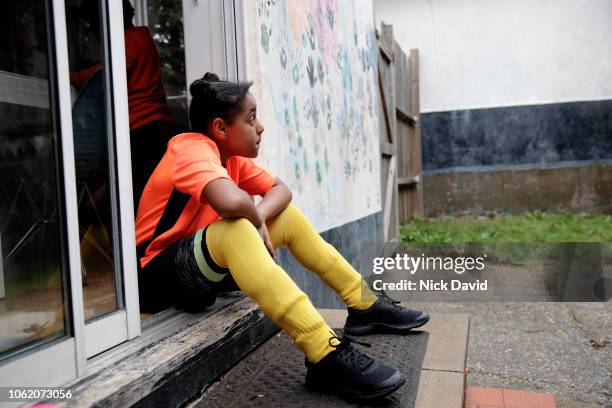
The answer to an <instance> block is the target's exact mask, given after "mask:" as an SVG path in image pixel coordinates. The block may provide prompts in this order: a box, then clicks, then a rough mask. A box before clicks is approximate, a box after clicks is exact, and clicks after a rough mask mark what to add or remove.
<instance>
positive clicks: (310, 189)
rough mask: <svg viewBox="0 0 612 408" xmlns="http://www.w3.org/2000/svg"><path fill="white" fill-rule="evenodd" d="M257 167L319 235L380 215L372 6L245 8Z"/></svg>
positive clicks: (301, 3) (321, 3) (341, 1)
mask: <svg viewBox="0 0 612 408" xmlns="http://www.w3.org/2000/svg"><path fill="white" fill-rule="evenodd" d="M246 4H247V5H246V10H245V11H246V18H247V21H248V33H249V36H248V38H249V39H250V40H249V41H250V42H249V44H248V45H247V53H248V63H247V65H248V68H247V70H248V75H249V78H250V79H252V80H253V81H254V86H253V88H252V93H253V94H254V96H255V98H256V99H257V101H258V116H259V118H260V120H261V121H262V123H263V124H264V126H265V131H264V134H263V140H262V148H261V150H260V157H259V158H258V161H259V162H260V163H261V164H263V165H265V166H266V167H268V168H269V169H270V170H271V171H273V172H275V173H276V174H277V175H278V176H279V177H280V178H281V179H283V180H284V181H285V182H286V183H287V184H288V185H289V187H290V188H291V190H292V191H293V202H294V203H295V204H296V205H297V206H299V207H300V208H301V209H302V210H303V211H304V212H305V213H306V215H307V216H308V217H309V218H310V220H311V221H312V222H313V224H314V225H315V227H316V228H317V230H318V231H324V230H327V229H330V228H333V227H336V226H339V225H342V224H346V223H348V222H350V221H354V220H357V219H359V218H362V217H365V216H367V215H369V214H372V213H375V212H378V211H380V153H379V142H378V140H379V134H378V117H377V100H378V99H377V98H378V95H377V92H378V90H377V83H378V82H377V71H376V69H377V68H376V62H377V59H376V58H377V54H376V52H377V46H376V37H375V32H374V19H373V6H372V2H371V0H338V1H336V0H287V1H285V0H282V1H281V0H258V1H252V2H251V1H249V2H246Z"/></svg>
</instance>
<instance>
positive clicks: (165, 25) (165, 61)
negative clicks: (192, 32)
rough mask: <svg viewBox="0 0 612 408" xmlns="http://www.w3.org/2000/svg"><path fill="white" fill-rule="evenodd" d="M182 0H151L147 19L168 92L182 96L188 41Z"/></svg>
mask: <svg viewBox="0 0 612 408" xmlns="http://www.w3.org/2000/svg"><path fill="white" fill-rule="evenodd" d="M182 4H183V3H182V2H181V0H149V1H148V2H147V5H148V10H147V14H148V16H147V18H148V26H149V29H150V30H151V35H152V36H153V39H154V40H155V44H156V45H157V50H158V52H159V57H160V60H161V71H162V82H163V83H164V87H165V88H166V92H167V94H168V95H182V94H184V93H185V92H186V86H185V42H184V39H183V38H184V37H183V6H182Z"/></svg>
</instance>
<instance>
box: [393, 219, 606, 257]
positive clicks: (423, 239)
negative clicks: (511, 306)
mask: <svg viewBox="0 0 612 408" xmlns="http://www.w3.org/2000/svg"><path fill="white" fill-rule="evenodd" d="M400 236H401V240H402V242H405V243H414V244H430V243H447V244H453V245H452V246H453V247H454V248H460V247H462V246H461V244H462V243H470V242H471V243H483V244H484V246H483V247H482V248H481V249H482V250H486V251H492V252H495V253H497V255H498V256H499V258H501V259H505V260H511V261H513V260H529V259H541V257H542V256H543V255H545V254H548V253H549V251H550V250H551V248H552V246H551V245H546V244H547V243H562V242H601V243H612V215H593V214H576V213H562V214H553V213H546V212H542V211H533V212H530V213H524V214H517V215H513V214H501V215H500V214H490V215H488V216H481V217H473V216H461V217H456V218H451V219H412V220H410V221H408V222H406V223H404V224H402V225H401V228H400ZM506 243H513V244H510V245H507V244H506ZM517 243H533V245H519V244H517ZM611 247H612V246H611V245H603V246H602V249H603V251H602V254H603V256H604V258H605V259H609V258H610V256H611V252H612V248H611Z"/></svg>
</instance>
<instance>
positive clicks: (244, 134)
mask: <svg viewBox="0 0 612 408" xmlns="http://www.w3.org/2000/svg"><path fill="white" fill-rule="evenodd" d="M225 131H226V139H225V146H224V147H225V149H226V151H227V152H228V153H230V154H232V155H236V156H243V157H250V158H254V157H257V154H258V153H259V144H260V142H261V134H262V133H263V131H264V127H263V125H262V124H261V122H259V119H257V103H256V102H255V98H253V95H251V94H250V93H247V95H246V97H245V98H244V100H243V101H242V110H241V111H240V113H238V114H237V115H236V116H235V117H234V120H233V122H232V124H231V125H226V129H225Z"/></svg>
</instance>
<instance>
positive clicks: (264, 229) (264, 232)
mask: <svg viewBox="0 0 612 408" xmlns="http://www.w3.org/2000/svg"><path fill="white" fill-rule="evenodd" d="M257 232H259V236H260V237H261V239H262V240H263V243H264V245H265V246H266V249H267V250H268V252H269V253H270V256H271V257H272V259H274V260H275V261H276V252H274V246H273V245H272V241H270V235H269V234H268V227H266V223H265V222H264V223H262V224H261V227H259V228H257Z"/></svg>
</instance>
